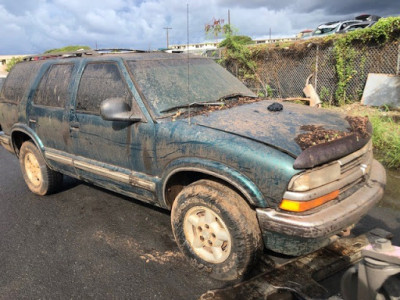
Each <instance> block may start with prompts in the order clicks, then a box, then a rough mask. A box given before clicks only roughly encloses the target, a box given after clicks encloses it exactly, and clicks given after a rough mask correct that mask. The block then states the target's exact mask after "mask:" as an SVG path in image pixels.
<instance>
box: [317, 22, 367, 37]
mask: <svg viewBox="0 0 400 300" xmlns="http://www.w3.org/2000/svg"><path fill="white" fill-rule="evenodd" d="M361 22H362V21H361V20H345V21H333V22H328V23H324V24H321V25H319V26H318V27H317V28H316V29H315V30H314V31H313V33H312V37H320V36H326V35H330V34H335V33H338V32H340V31H342V30H345V29H346V27H348V26H350V25H352V24H356V23H361Z"/></svg>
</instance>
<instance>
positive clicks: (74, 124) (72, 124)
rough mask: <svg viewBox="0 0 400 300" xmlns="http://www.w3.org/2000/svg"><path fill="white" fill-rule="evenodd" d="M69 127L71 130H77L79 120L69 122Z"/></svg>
mask: <svg viewBox="0 0 400 300" xmlns="http://www.w3.org/2000/svg"><path fill="white" fill-rule="evenodd" d="M69 128H71V130H79V122H71V123H70V125H69Z"/></svg>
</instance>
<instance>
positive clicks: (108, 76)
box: [76, 62, 132, 114]
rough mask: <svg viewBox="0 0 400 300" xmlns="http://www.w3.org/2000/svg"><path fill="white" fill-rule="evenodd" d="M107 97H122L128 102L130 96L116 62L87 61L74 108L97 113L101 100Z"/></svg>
mask: <svg viewBox="0 0 400 300" xmlns="http://www.w3.org/2000/svg"><path fill="white" fill-rule="evenodd" d="M108 98H124V99H125V101H126V102H127V103H129V104H130V99H131V98H132V96H131V94H130V91H129V89H128V87H127V85H126V83H125V81H124V79H123V78H122V76H121V73H120V72H119V69H118V66H117V65H116V64H114V63H111V62H105V63H104V62H102V63H89V64H88V65H87V66H86V68H85V70H84V71H83V74H82V78H81V82H80V84H79V89H78V94H77V97H76V102H77V103H76V110H77V111H81V112H87V113H94V114H98V113H99V110H100V104H101V102H102V101H104V100H106V99H108Z"/></svg>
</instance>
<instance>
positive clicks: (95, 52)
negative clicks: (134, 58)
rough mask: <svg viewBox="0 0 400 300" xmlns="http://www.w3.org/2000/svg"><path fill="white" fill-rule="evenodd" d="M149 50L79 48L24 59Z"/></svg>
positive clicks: (34, 59) (33, 59)
mask: <svg viewBox="0 0 400 300" xmlns="http://www.w3.org/2000/svg"><path fill="white" fill-rule="evenodd" d="M144 52H149V51H144V50H135V49H120V48H110V49H95V50H92V49H90V50H83V49H82V50H77V51H72V52H57V53H43V54H37V55H30V56H26V57H24V59H23V60H24V61H36V60H46V59H57V58H59V59H62V58H70V57H83V56H95V55H103V54H112V53H144Z"/></svg>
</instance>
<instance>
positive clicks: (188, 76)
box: [186, 3, 190, 125]
mask: <svg viewBox="0 0 400 300" xmlns="http://www.w3.org/2000/svg"><path fill="white" fill-rule="evenodd" d="M186 52H187V97H188V99H187V100H188V103H189V111H188V112H189V120H188V121H189V125H190V73H189V71H190V70H189V68H190V63H189V59H190V57H189V3H187V4H186Z"/></svg>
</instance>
